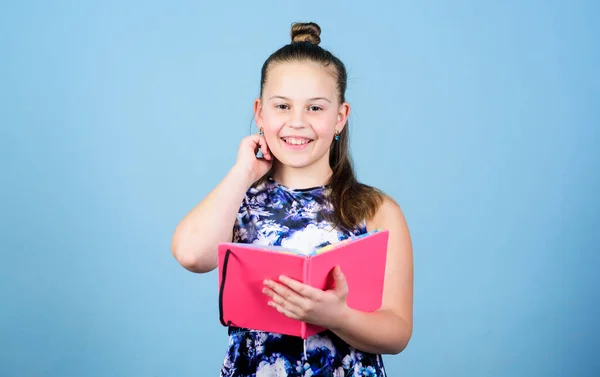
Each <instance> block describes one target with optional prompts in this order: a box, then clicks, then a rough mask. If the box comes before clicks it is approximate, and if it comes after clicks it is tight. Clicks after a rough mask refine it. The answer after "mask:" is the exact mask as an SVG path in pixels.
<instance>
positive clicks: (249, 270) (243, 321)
mask: <svg viewBox="0 0 600 377" xmlns="http://www.w3.org/2000/svg"><path fill="white" fill-rule="evenodd" d="M388 233H389V232H388V231H387V230H376V231H372V232H369V233H366V234H363V235H361V236H358V237H355V238H351V239H347V240H344V241H341V242H339V243H336V244H333V245H328V246H325V247H323V248H320V249H317V250H314V251H313V252H312V253H309V254H308V255H301V254H299V253H298V252H297V251H294V250H290V249H285V248H282V247H276V246H260V245H254V244H242V243H222V244H220V245H219V249H218V255H219V268H218V271H219V312H220V319H221V324H223V326H229V325H230V326H235V327H241V328H247V329H253V330H261V331H268V332H274V333H279V334H286V335H293V336H298V337H301V338H303V339H306V338H308V337H309V336H311V335H314V334H317V333H319V332H321V331H323V330H325V329H324V328H322V327H319V326H314V325H311V324H307V323H304V322H301V321H298V320H295V319H291V318H288V317H286V316H285V315H283V314H281V313H279V312H278V311H277V310H276V309H275V308H272V307H270V306H269V305H267V302H268V301H269V297H268V296H266V295H265V294H263V293H262V289H263V288H264V285H263V281H264V280H265V279H267V278H268V279H272V280H274V281H278V277H279V276H280V275H286V276H289V277H291V278H292V279H296V280H299V281H301V282H303V283H304V284H308V285H311V286H313V287H317V288H319V289H329V288H332V287H333V276H332V270H333V268H334V267H335V266H336V265H339V266H340V267H341V269H342V272H343V273H344V275H345V276H346V280H347V282H348V289H349V291H348V297H347V303H348V306H350V307H351V308H353V309H357V310H360V311H365V312H371V311H375V310H377V309H379V308H380V307H381V303H382V297H383V281H384V275H385V262H386V255H387V245H388V236H389V234H388Z"/></svg>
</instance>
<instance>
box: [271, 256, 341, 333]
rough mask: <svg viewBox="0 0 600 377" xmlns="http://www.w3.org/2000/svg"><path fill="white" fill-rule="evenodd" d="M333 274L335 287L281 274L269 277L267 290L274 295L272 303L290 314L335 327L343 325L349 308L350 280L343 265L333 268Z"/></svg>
mask: <svg viewBox="0 0 600 377" xmlns="http://www.w3.org/2000/svg"><path fill="white" fill-rule="evenodd" d="M333 278H334V281H335V288H333V289H330V290H327V291H323V290H320V289H317V288H314V287H311V286H309V285H306V284H302V283H300V282H299V281H297V280H293V279H290V278H289V277H287V276H280V277H279V282H275V281H272V280H265V282H264V284H265V286H266V288H264V289H263V293H264V294H265V295H267V296H269V297H270V298H271V300H270V301H269V306H272V307H274V308H275V309H277V310H278V311H279V312H280V313H283V314H284V315H286V316H288V317H289V318H293V319H297V320H300V321H303V322H307V323H311V324H313V325H317V326H321V327H324V328H327V329H330V330H331V329H334V328H337V327H338V326H339V323H340V321H341V320H342V319H343V314H344V312H345V311H346V310H347V309H348V306H347V304H346V297H347V296H348V284H347V282H346V278H345V277H344V274H343V273H342V271H341V270H340V268H339V267H336V268H335V269H334V270H333Z"/></svg>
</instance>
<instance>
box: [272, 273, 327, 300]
mask: <svg viewBox="0 0 600 377" xmlns="http://www.w3.org/2000/svg"><path fill="white" fill-rule="evenodd" d="M279 281H281V282H282V283H283V284H285V285H287V286H288V287H289V288H291V289H292V290H293V291H294V292H297V293H298V294H299V295H300V296H301V297H305V298H307V299H310V300H319V299H320V298H321V294H322V293H323V292H322V291H321V290H320V289H317V288H314V287H311V286H310V285H306V284H302V283H300V282H299V281H298V280H294V279H291V278H289V277H287V276H284V275H282V276H280V277H279Z"/></svg>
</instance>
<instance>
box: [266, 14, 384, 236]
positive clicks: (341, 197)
mask: <svg viewBox="0 0 600 377" xmlns="http://www.w3.org/2000/svg"><path fill="white" fill-rule="evenodd" d="M291 39H292V41H291V43H290V44H288V45H285V46H283V47H281V48H280V49H278V50H277V51H275V52H274V53H273V54H271V56H269V58H268V59H267V60H266V61H265V63H264V64H263V66H262V70H261V79H260V95H261V97H262V92H263V88H264V85H265V82H266V80H267V73H268V70H269V67H270V66H271V64H273V63H281V62H292V61H313V62H317V63H320V64H322V65H323V66H324V67H330V66H333V67H334V72H333V74H334V77H335V79H336V82H337V89H338V95H339V101H340V103H344V102H345V101H346V96H345V94H346V87H347V80H348V76H347V72H346V67H345V65H344V63H342V62H341V61H340V60H339V59H338V58H337V57H335V56H334V55H333V54H332V53H331V52H329V51H327V50H325V49H324V48H322V47H321V46H319V43H320V42H321V28H320V27H319V25H317V24H316V23H313V22H308V23H295V24H293V25H292V29H291ZM349 132H350V130H349V127H348V124H346V126H345V127H344V128H343V129H342V131H341V132H340V133H339V140H335V141H334V142H333V144H332V146H331V149H330V153H329V165H330V166H331V169H332V171H333V174H332V176H331V179H330V181H329V182H328V186H329V188H330V192H331V203H332V205H333V208H334V213H333V215H334V218H333V219H331V220H332V222H334V223H335V225H336V226H337V227H341V228H343V229H347V230H352V229H355V228H356V227H357V226H359V225H360V224H361V223H362V221H363V220H366V219H369V218H372V217H373V216H374V215H375V213H376V212H377V209H378V208H379V206H380V205H381V203H382V201H383V197H384V194H383V193H382V192H381V191H380V190H378V189H376V188H374V187H371V186H368V185H365V184H363V183H360V182H358V180H357V179H356V175H355V173H354V167H353V164H352V159H351V157H350V149H349ZM270 173H271V172H269V173H268V174H267V176H268V175H269V174H270ZM267 176H265V177H263V178H262V179H261V180H259V181H258V182H257V184H259V183H260V182H262V181H264V179H265V178H266V177H267Z"/></svg>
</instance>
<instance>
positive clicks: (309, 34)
mask: <svg viewBox="0 0 600 377" xmlns="http://www.w3.org/2000/svg"><path fill="white" fill-rule="evenodd" d="M291 34H292V43H301V42H310V43H312V44H314V45H318V44H319V43H321V28H320V27H319V25H317V24H315V23H314V22H297V23H294V24H293V25H292V32H291Z"/></svg>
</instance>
